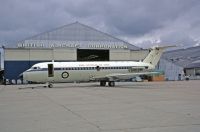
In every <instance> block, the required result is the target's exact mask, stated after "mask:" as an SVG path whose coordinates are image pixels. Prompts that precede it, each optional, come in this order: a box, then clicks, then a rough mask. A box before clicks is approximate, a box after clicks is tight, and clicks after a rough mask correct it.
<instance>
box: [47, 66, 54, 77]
mask: <svg viewBox="0 0 200 132" xmlns="http://www.w3.org/2000/svg"><path fill="white" fill-rule="evenodd" d="M48 77H54V67H53V64H48Z"/></svg>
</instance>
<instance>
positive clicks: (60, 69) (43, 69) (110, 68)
mask: <svg viewBox="0 0 200 132" xmlns="http://www.w3.org/2000/svg"><path fill="white" fill-rule="evenodd" d="M130 68H132V66H129V67H125V66H122V67H100V69H99V70H112V69H117V70H128V69H130ZM135 68H136V67H135ZM140 69H141V67H140ZM64 70H67V71H75V70H97V69H96V67H61V68H54V71H64ZM136 70H137V69H136ZM34 71H48V69H47V68H40V69H30V70H29V71H27V72H34Z"/></svg>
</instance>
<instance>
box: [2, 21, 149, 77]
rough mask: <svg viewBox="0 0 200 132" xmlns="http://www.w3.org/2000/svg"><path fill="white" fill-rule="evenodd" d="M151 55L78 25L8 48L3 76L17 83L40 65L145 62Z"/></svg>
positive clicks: (146, 51)
mask: <svg viewBox="0 0 200 132" xmlns="http://www.w3.org/2000/svg"><path fill="white" fill-rule="evenodd" d="M148 52H149V51H148V50H142V49H141V48H139V47H136V46H134V45H132V44H129V43H128V42H125V41H123V40H120V39H118V38H115V37H113V36H111V35H109V34H106V33H103V32H101V31H98V30H96V29H94V28H92V27H89V26H87V25H83V24H81V23H79V22H76V23H72V24H69V25H65V26H62V27H60V28H57V29H54V30H51V31H49V32H45V33H41V34H39V35H35V36H33V37H30V38H28V39H25V40H23V41H20V42H18V43H17V47H16V48H5V49H4V77H5V78H6V79H8V80H17V79H18V76H19V75H20V74H21V73H22V72H23V71H25V70H27V69H28V68H30V67H31V66H32V65H34V64H36V63H39V62H47V61H117V60H122V61H130V60H142V59H144V58H145V57H146V55H147V54H148Z"/></svg>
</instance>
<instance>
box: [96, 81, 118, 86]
mask: <svg viewBox="0 0 200 132" xmlns="http://www.w3.org/2000/svg"><path fill="white" fill-rule="evenodd" d="M100 86H106V81H100ZM108 86H109V87H114V86H115V82H114V81H109V82H108Z"/></svg>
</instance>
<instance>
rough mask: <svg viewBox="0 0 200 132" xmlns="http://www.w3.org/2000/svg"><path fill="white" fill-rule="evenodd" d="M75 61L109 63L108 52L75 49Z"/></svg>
mask: <svg viewBox="0 0 200 132" xmlns="http://www.w3.org/2000/svg"><path fill="white" fill-rule="evenodd" d="M77 61H109V50H94V49H77Z"/></svg>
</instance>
